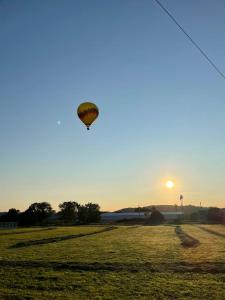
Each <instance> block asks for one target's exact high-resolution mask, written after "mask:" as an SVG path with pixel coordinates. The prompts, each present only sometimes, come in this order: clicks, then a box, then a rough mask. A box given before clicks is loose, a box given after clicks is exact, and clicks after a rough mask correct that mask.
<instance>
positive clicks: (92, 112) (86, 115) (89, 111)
mask: <svg viewBox="0 0 225 300" xmlns="http://www.w3.org/2000/svg"><path fill="white" fill-rule="evenodd" d="M77 114H78V117H79V118H80V120H81V121H82V122H83V123H84V124H85V125H86V126H87V130H89V129H90V126H91V124H92V123H93V122H94V121H95V120H96V119H97V117H98V115H99V111H98V107H97V106H96V105H95V104H94V103H91V102H84V103H81V104H80V105H79V106H78V108H77Z"/></svg>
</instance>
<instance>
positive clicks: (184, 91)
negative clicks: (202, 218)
mask: <svg viewBox="0 0 225 300" xmlns="http://www.w3.org/2000/svg"><path fill="white" fill-rule="evenodd" d="M164 2H165V3H164V4H165V5H166V7H167V8H168V9H169V10H170V11H171V12H173V14H174V15H175V16H176V18H177V19H178V20H179V21H180V22H181V23H182V25H183V26H184V27H185V28H186V30H187V31H188V32H189V33H190V34H191V36H192V37H193V38H194V39H195V40H197V41H198V43H199V44H200V45H201V46H202V47H203V48H204V49H205V50H206V52H207V53H208V54H209V56H210V57H212V58H213V60H214V61H215V62H216V64H217V65H218V66H219V67H220V68H221V69H222V70H224V71H225V62H224V52H225V41H224V38H223V37H224V28H225V19H224V10H225V3H224V2H223V1H217V2H216V3H215V1H211V0H204V1H203V0H200V1H194V0H190V1H177V0H171V1H164ZM0 41H1V46H0V66H1V67H0V107H1V108H0V128H1V130H0V140H1V147H0V158H1V166H0V191H1V192H0V211H6V210H8V209H9V208H11V207H16V208H18V209H20V210H23V209H25V208H27V207H28V206H29V205H30V204H31V203H33V202H41V201H48V202H50V203H51V204H52V205H53V207H54V208H55V209H56V208H57V205H58V204H59V203H60V202H62V201H69V200H74V201H78V202H79V203H86V202H88V201H92V202H96V203H99V205H100V206H101V208H102V210H112V211H113V210H116V209H119V208H122V207H136V206H137V205H138V204H139V205H140V206H146V205H150V204H156V205H158V204H170V205H174V204H175V203H177V204H179V195H180V194H184V201H185V204H193V205H197V206H198V205H199V203H200V201H202V204H203V205H204V206H218V207H224V201H223V200H224V198H225V185H224V177H225V151H224V149H225V139H224V132H225V122H224V116H225V101H224V96H225V93H224V80H223V79H222V78H221V77H219V76H218V74H217V73H216V72H215V70H214V69H213V68H212V67H211V66H210V65H209V64H208V63H207V61H206V60H205V59H204V58H203V57H202V56H201V55H200V53H199V52H198V51H197V50H196V49H195V48H194V47H193V45H192V44H191V43H190V42H189V41H188V40H187V39H186V38H185V37H184V35H183V34H182V33H181V32H180V31H179V30H178V29H177V27H176V26H175V25H174V24H173V23H172V22H171V20H170V19H169V18H168V16H166V15H165V14H164V13H163V11H162V10H160V8H159V7H158V6H157V5H156V3H155V2H154V1H149V0H141V1H140V0H137V1H136V0H123V1H120V0H113V1H104V0H95V1H82V0H77V1H74V0H66V1H53V0H47V1H35V0H31V1H25V0H20V1H6V0H3V1H0ZM86 100H90V101H93V102H94V103H96V104H97V105H98V107H99V112H100V115H99V118H98V120H97V121H96V123H95V124H94V125H93V126H92V128H91V130H90V131H89V132H87V130H86V129H85V128H84V126H83V125H82V124H81V122H80V121H79V119H78V118H77V116H76V109H77V106H78V105H79V104H80V103H81V102H83V101H86ZM169 180H170V181H172V182H174V187H173V188H171V189H167V188H166V187H165V182H166V181H169Z"/></svg>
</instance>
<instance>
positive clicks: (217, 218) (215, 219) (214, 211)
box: [207, 207, 224, 224]
mask: <svg viewBox="0 0 225 300" xmlns="http://www.w3.org/2000/svg"><path fill="white" fill-rule="evenodd" d="M223 220H224V212H223V211H222V209H220V208H218V207H210V208H209V209H208V215H207V221H208V222H209V223H218V224H221V223H223Z"/></svg>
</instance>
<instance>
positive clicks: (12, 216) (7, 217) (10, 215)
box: [0, 208, 20, 222]
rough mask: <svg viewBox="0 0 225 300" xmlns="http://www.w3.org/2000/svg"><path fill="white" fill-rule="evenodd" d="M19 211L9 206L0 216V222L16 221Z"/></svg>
mask: <svg viewBox="0 0 225 300" xmlns="http://www.w3.org/2000/svg"><path fill="white" fill-rule="evenodd" d="M19 213H20V211H19V210H17V209H15V208H10V209H9V211H8V212H7V213H6V214H4V215H2V216H1V217H0V221H1V222H18V220H19Z"/></svg>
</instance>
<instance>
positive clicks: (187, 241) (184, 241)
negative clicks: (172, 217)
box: [175, 226, 200, 248]
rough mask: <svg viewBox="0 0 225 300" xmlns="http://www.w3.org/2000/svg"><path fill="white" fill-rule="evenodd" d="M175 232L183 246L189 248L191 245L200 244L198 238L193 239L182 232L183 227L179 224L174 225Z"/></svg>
mask: <svg viewBox="0 0 225 300" xmlns="http://www.w3.org/2000/svg"><path fill="white" fill-rule="evenodd" d="M175 232H176V234H177V236H178V237H179V239H180V241H181V245H182V246H183V247H187V248H191V247H196V246H198V245H199V244H200V242H199V240H197V239H195V238H194V237H192V236H191V235H189V234H187V233H186V232H184V231H183V229H182V228H181V226H176V227H175Z"/></svg>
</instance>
